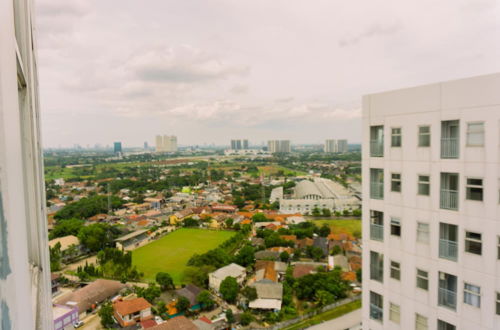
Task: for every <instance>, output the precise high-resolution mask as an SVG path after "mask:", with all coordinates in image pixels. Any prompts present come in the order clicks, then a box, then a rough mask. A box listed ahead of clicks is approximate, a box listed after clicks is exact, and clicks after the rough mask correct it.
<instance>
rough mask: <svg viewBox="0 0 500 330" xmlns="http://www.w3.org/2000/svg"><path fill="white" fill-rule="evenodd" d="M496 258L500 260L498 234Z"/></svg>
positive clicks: (499, 238) (498, 237) (499, 239)
mask: <svg viewBox="0 0 500 330" xmlns="http://www.w3.org/2000/svg"><path fill="white" fill-rule="evenodd" d="M497 259H498V260H500V236H497Z"/></svg>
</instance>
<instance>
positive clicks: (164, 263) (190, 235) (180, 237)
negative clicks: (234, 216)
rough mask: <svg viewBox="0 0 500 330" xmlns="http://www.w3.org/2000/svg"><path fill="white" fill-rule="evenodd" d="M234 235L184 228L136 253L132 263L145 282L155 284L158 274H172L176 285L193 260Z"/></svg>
mask: <svg viewBox="0 0 500 330" xmlns="http://www.w3.org/2000/svg"><path fill="white" fill-rule="evenodd" d="M234 234H235V233H234V232H231V231H212V230H206V229H191V228H182V229H179V230H176V231H174V232H173V233H171V234H167V235H166V236H164V237H162V238H160V239H159V240H157V241H154V242H152V243H150V244H148V245H145V246H143V247H140V248H138V249H137V250H134V251H133V252H132V263H133V264H134V265H136V266H137V269H138V270H139V271H141V272H144V280H145V281H148V282H149V281H152V280H154V279H155V277H156V273H158V272H167V273H169V274H170V275H171V276H172V278H173V279H174V282H175V283H176V284H180V283H181V277H182V273H183V272H184V269H186V263H187V262H188V260H189V258H190V257H191V256H192V255H193V254H195V253H198V254H201V253H205V252H207V251H208V250H211V249H213V248H216V247H217V246H219V245H220V244H221V243H222V242H224V241H226V240H228V239H229V238H231V237H232V236H233V235H234Z"/></svg>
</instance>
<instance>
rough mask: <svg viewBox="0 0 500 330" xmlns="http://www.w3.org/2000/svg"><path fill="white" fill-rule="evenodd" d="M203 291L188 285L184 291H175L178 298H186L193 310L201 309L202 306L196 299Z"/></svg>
mask: <svg viewBox="0 0 500 330" xmlns="http://www.w3.org/2000/svg"><path fill="white" fill-rule="evenodd" d="M202 291H203V289H201V288H199V287H197V286H196V285H193V284H188V285H186V286H185V287H183V288H182V289H178V290H175V293H176V294H177V295H178V296H181V297H185V298H187V300H189V303H190V307H191V309H199V308H200V307H201V306H200V305H199V303H198V300H197V299H196V298H197V297H198V295H199V294H200V293H201V292H202Z"/></svg>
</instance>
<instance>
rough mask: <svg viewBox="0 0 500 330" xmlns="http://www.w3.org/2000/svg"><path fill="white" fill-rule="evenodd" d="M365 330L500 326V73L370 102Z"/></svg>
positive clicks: (366, 118) (366, 115)
mask: <svg viewBox="0 0 500 330" xmlns="http://www.w3.org/2000/svg"><path fill="white" fill-rule="evenodd" d="M363 133H364V136H363V150H362V154H363V182H364V183H365V184H364V185H363V196H364V198H363V329H371V330H378V329H419V330H423V329H439V330H453V329H477V330H479V329H500V218H499V215H500V204H499V201H500V196H499V188H500V152H499V151H500V74H494V75H487V76H481V77H474V78H468V79H462V80H456V81H450V82H444V83H438V84H431V85H425V86H421V87H415V88H408V89H402V90H397V91H391V92H386V93H380V94H373V95H368V96H365V97H364V98H363Z"/></svg>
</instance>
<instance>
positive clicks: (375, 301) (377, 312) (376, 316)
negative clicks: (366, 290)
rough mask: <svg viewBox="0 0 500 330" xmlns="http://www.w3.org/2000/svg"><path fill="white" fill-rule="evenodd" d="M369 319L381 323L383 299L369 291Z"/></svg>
mask: <svg viewBox="0 0 500 330" xmlns="http://www.w3.org/2000/svg"><path fill="white" fill-rule="evenodd" d="M370 318H371V319H372V320H377V321H380V322H382V320H383V319H384V298H383V297H382V296H381V295H379V294H378V293H376V292H373V291H370Z"/></svg>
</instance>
